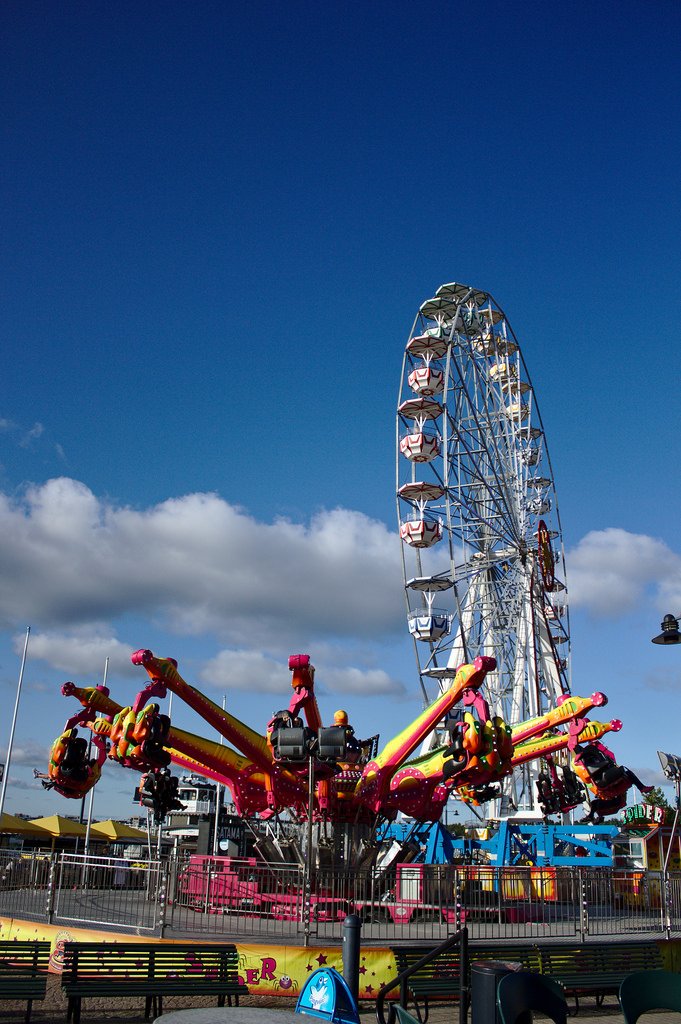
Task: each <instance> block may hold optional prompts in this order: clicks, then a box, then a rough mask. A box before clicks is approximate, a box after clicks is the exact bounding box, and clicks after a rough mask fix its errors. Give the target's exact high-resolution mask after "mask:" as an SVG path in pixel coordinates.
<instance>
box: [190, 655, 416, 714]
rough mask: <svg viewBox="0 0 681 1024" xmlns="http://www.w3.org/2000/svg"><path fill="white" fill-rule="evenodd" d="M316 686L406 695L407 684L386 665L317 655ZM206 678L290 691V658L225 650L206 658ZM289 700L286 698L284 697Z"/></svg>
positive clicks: (229, 686)
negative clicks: (337, 661) (342, 662)
mask: <svg viewBox="0 0 681 1024" xmlns="http://www.w3.org/2000/svg"><path fill="white" fill-rule="evenodd" d="M313 661H314V665H315V688H316V690H317V693H318V694H320V695H321V694H325V693H336V694H352V696H353V697H380V696H385V695H387V694H391V695H393V696H400V697H401V696H403V695H404V694H405V693H406V687H405V686H404V684H403V683H401V682H399V681H398V680H394V679H392V678H391V677H390V676H389V675H388V673H387V672H384V671H383V670H382V669H375V668H374V669H362V668H356V667H352V666H348V667H345V668H325V666H324V659H323V657H322V658H318V657H315V658H314V659H313ZM199 676H200V679H201V681H202V682H204V683H206V684H208V685H209V686H211V687H213V688H220V687H224V688H225V690H227V691H229V690H232V691H233V690H247V691H249V692H251V693H278V694H280V695H281V694H287V695H290V692H291V691H290V689H289V683H290V678H291V676H290V672H289V670H288V660H287V659H283V658H282V659H281V660H278V659H275V658H270V657H267V656H266V655H264V654H262V653H261V652H259V651H245V650H223V651H220V653H219V654H218V655H216V657H215V658H212V659H211V660H210V661H208V662H206V664H205V665H204V667H203V669H202V670H201V672H200V673H199ZM284 703H285V701H284Z"/></svg>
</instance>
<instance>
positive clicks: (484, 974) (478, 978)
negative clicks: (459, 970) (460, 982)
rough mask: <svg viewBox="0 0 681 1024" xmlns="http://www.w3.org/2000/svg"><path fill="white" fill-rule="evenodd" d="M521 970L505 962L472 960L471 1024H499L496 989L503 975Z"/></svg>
mask: <svg viewBox="0 0 681 1024" xmlns="http://www.w3.org/2000/svg"><path fill="white" fill-rule="evenodd" d="M520 970H522V964H518V963H512V962H510V961H507V960H474V961H473V962H472V963H471V1024H499V1015H498V1013H497V988H498V985H499V982H500V981H501V979H502V978H503V977H505V975H507V974H512V973H513V972H514V971H520Z"/></svg>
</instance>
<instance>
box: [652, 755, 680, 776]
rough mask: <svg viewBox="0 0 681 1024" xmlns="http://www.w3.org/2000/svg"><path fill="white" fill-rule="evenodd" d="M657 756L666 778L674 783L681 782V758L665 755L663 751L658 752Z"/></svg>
mask: <svg viewBox="0 0 681 1024" xmlns="http://www.w3.org/2000/svg"><path fill="white" fill-rule="evenodd" d="M657 756H658V757H659V759H660V764H661V766H662V771H663V772H664V775H665V778H667V779H669V780H670V781H672V782H679V781H681V757H677V755H676V754H663V753H662V751H661V750H658V752H657Z"/></svg>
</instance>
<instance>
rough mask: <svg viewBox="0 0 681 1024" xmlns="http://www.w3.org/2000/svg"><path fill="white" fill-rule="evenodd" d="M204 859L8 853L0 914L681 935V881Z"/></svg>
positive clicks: (73, 920)
mask: <svg viewBox="0 0 681 1024" xmlns="http://www.w3.org/2000/svg"><path fill="white" fill-rule="evenodd" d="M305 881H306V877H305V873H304V870H303V868H302V867H300V866H299V865H297V864H289V865H281V864H277V865H265V864H258V863H256V862H254V861H253V860H243V861H239V860H234V859H228V858H216V859H212V858H207V859H205V860H204V861H203V863H202V864H201V865H200V866H197V865H194V864H191V863H189V864H187V863H183V862H181V861H178V860H176V859H170V860H167V861H157V860H151V861H150V860H143V861H125V860H121V859H115V858H110V857H92V856H85V855H77V854H70V853H57V854H52V855H50V854H47V853H33V854H17V853H14V852H12V851H0V916H3V917H16V918H22V919H25V920H32V921H49V922H53V923H55V924H59V923H62V922H63V923H65V924H66V923H68V924H71V925H74V924H77V923H79V922H80V923H82V924H83V925H87V926H89V927H92V926H95V927H97V928H100V929H102V930H106V929H113V930H119V931H120V930H128V929H132V930H134V931H135V932H139V933H144V934H149V935H159V936H160V935H166V936H168V937H171V936H175V937H178V938H180V937H184V938H186V937H188V936H195V937H199V936H201V937H205V938H210V937H215V938H228V937H229V938H230V939H238V938H239V937H244V938H246V937H252V938H254V939H262V940H274V941H277V942H289V943H291V944H292V945H304V944H307V943H308V942H322V943H336V942H340V941H341V939H342V927H343V920H344V919H345V917H346V916H347V915H348V914H350V913H355V914H358V915H359V917H360V919H361V921H362V941H363V942H364V943H367V944H370V943H372V942H375V943H382V944H385V943H392V942H400V941H405V942H406V941H408V942H414V941H418V940H422V941H432V942H436V943H437V942H441V941H443V940H444V939H446V938H447V937H448V936H449V935H451V934H452V932H453V931H457V930H459V929H460V928H462V927H463V926H464V925H465V927H466V928H467V930H468V934H469V937H470V939H471V940H473V941H476V940H489V939H494V940H500V939H509V940H515V941H518V940H520V941H522V940H525V939H526V940H528V941H534V940H536V939H538V938H539V939H542V940H546V939H548V938H556V939H561V938H562V939H573V940H576V941H581V942H585V941H588V940H589V939H590V938H594V939H597V938H599V937H603V936H609V937H612V936H623V937H628V938H635V937H636V936H637V935H641V936H643V935H648V936H666V937H671V936H672V935H677V934H681V872H669V873H668V874H667V875H665V874H664V873H663V872H660V871H647V872H646V871H629V870H627V871H624V870H619V869H611V868H602V867H598V868H590V867H579V868H577V867H556V868H553V867H541V868H533V867H502V868H493V867H486V866H462V865H452V864H444V865H412V864H409V865H405V864H398V865H394V866H392V867H391V868H390V869H388V870H387V871H379V870H371V871H358V872H353V871H347V870H346V871H330V870H329V871H314V872H311V873H310V876H309V896H308V898H306V897H305V892H306V889H305Z"/></svg>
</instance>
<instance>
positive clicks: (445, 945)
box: [376, 927, 468, 1024]
mask: <svg viewBox="0 0 681 1024" xmlns="http://www.w3.org/2000/svg"><path fill="white" fill-rule="evenodd" d="M457 945H458V946H459V948H460V954H459V989H460V992H461V997H460V1000H459V1024H466V1020H467V1017H468V928H465V927H464V928H460V929H459V931H458V932H455V933H454V934H453V935H450V936H449V937H448V938H446V939H445V941H444V942H441V943H440V945H439V946H436V947H435V949H430V950H428V952H427V953H426V954H425V955H424V956H422V957H421V959H420V960H417V961H416V963H415V964H412V965H411V967H407V969H406V970H405V971H402V972H401V973H400V974H398V975H397V977H396V978H393V980H392V981H388V982H386V984H385V985H383V986H382V987H381V988H380V989H379V992H378V995H377V996H376V1020H377V1021H378V1024H386V1019H385V1013H384V1011H383V1004H384V1003H385V997H386V995H387V994H388V992H390V990H391V989H393V988H395V986H396V985H398V984H399V986H400V1005H403V1001H404V1000H405V999H406V989H407V986H406V984H405V983H406V981H407V980H408V979H409V978H410V977H411V976H412V974H415V973H416V971H420V970H421V968H422V967H425V966H426V965H427V964H429V963H430V962H431V961H432V960H435V959H436V958H437V957H438V956H440V955H441V954H442V953H446V952H447V951H448V950H449V949H452V948H453V947H454V946H457ZM405 1009H406V1007H405ZM394 1016H395V1014H394V1011H393V1009H392V1007H391V1009H390V1011H389V1013H388V1022H392V1020H393V1019H394Z"/></svg>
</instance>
